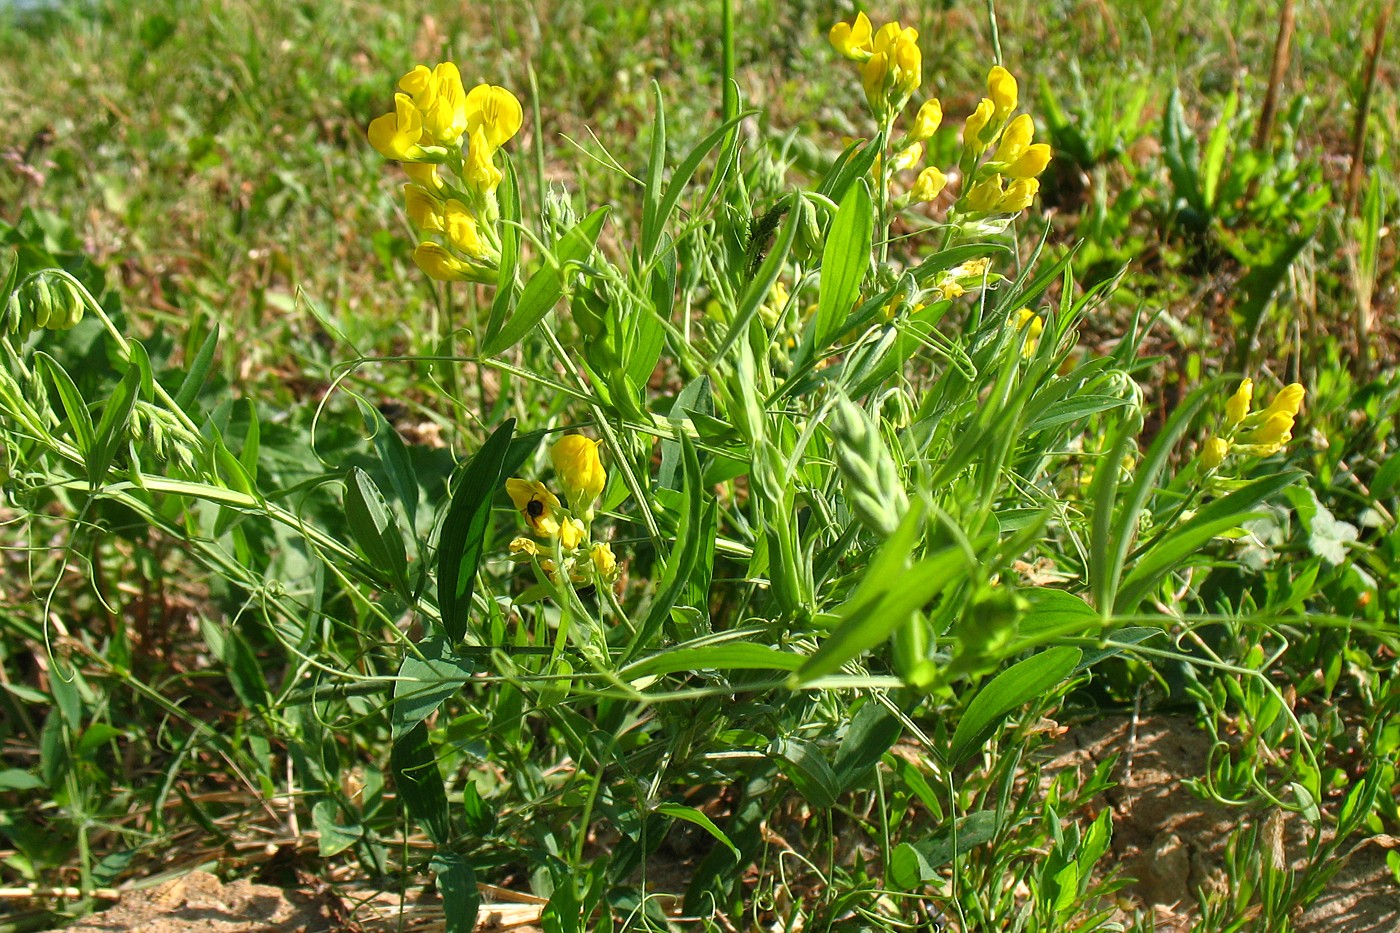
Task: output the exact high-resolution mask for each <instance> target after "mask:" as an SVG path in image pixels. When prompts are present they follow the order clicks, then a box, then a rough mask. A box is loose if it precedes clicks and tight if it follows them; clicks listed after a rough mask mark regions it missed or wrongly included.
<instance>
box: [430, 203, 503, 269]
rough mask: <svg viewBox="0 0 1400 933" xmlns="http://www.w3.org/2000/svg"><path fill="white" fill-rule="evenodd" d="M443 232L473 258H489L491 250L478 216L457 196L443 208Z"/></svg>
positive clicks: (459, 249)
mask: <svg viewBox="0 0 1400 933" xmlns="http://www.w3.org/2000/svg"><path fill="white" fill-rule="evenodd" d="M442 217H443V232H444V233H446V234H447V239H448V241H449V242H450V243H451V244H452V246H453V247H454V248H455V249H457V250H458V251H460V252H463V253H466V254H467V255H468V256H470V257H471V258H473V259H489V258H493V257H492V256H491V250H490V248H489V247H488V246H487V245H486V241H485V240H483V239H482V238H481V231H480V230H479V229H478V227H477V223H476V218H475V217H473V216H472V213H471V211H469V210H467V206H466V205H465V204H463V203H462V202H461V201H458V200H457V199H456V198H453V199H451V200H449V201H448V202H447V204H446V206H445V207H444V208H443V212H442Z"/></svg>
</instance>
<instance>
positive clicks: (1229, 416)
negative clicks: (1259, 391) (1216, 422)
mask: <svg viewBox="0 0 1400 933" xmlns="http://www.w3.org/2000/svg"><path fill="white" fill-rule="evenodd" d="M1253 400H1254V382H1253V381H1252V380H1249V379H1245V380H1244V381H1243V382H1241V383H1240V387H1239V388H1238V389H1236V390H1235V394H1234V395H1232V396H1230V400H1229V401H1228V402H1226V403H1225V424H1226V425H1227V426H1229V427H1232V428H1233V427H1234V426H1235V425H1237V424H1239V423H1240V422H1241V421H1243V420H1244V419H1245V417H1246V416H1247V415H1248V414H1249V405H1250V403H1251V402H1252V401H1253Z"/></svg>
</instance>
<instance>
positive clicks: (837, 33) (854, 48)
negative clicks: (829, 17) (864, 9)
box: [828, 13, 872, 61]
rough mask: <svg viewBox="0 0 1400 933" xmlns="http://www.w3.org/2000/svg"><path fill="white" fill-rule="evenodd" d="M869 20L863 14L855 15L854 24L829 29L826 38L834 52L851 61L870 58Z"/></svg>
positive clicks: (839, 24) (842, 24)
mask: <svg viewBox="0 0 1400 933" xmlns="http://www.w3.org/2000/svg"><path fill="white" fill-rule="evenodd" d="M870 35H871V28H870V19H869V17H867V16H866V15H865V14H864V13H857V14H856V21H855V22H854V23H837V24H836V25H835V26H832V27H831V32H830V33H829V34H828V38H829V39H831V44H832V46H833V47H835V49H836V51H838V52H840V53H841V54H842V55H844V56H846V57H847V58H849V59H851V60H853V61H864V60H865V59H867V58H869V57H870V53H871V51H872V50H871V48H870Z"/></svg>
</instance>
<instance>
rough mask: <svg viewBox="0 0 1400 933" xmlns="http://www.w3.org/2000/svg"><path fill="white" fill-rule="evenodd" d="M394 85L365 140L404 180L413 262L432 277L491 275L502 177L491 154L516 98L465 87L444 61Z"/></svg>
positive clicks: (507, 134)
mask: <svg viewBox="0 0 1400 933" xmlns="http://www.w3.org/2000/svg"><path fill="white" fill-rule="evenodd" d="M399 89H400V93H397V94H395V95H394V112H393V113H387V114H385V115H384V116H382V117H379V118H377V119H376V120H374V121H373V122H372V123H370V125H369V141H370V144H371V145H373V146H374V148H375V149H377V150H379V153H380V154H381V155H383V156H384V157H385V158H388V159H396V160H397V161H399V162H402V163H403V164H404V171H405V172H406V173H407V174H408V177H409V179H410V182H409V184H407V185H404V201H405V205H406V209H407V212H408V216H409V219H410V220H412V221H413V224H414V226H416V227H417V228H418V230H419V231H420V232H421V233H422V234H424V238H423V239H422V240H421V241H420V242H419V244H418V246H417V248H416V249H415V250H414V251H413V261H414V262H415V263H417V264H418V267H419V268H420V269H422V270H423V271H424V272H425V273H427V274H428V275H429V276H430V277H432V278H434V279H437V280H439V281H445V282H452V281H473V282H494V281H495V279H496V275H495V270H496V266H497V263H498V262H499V261H500V237H499V235H498V233H497V229H496V225H497V222H498V221H499V219H500V210H499V208H498V206H497V203H496V188H497V187H498V186H499V185H500V183H501V179H502V177H503V176H502V174H501V170H500V169H499V168H498V167H497V166H496V158H495V157H496V153H497V151H498V150H499V149H500V148H501V147H502V146H503V145H505V143H506V142H507V141H508V140H509V139H510V138H511V137H513V136H514V135H515V134H516V133H517V132H519V130H520V125H521V122H522V121H523V119H524V113H523V111H522V110H521V107H520V101H518V100H516V98H515V95H514V94H512V93H511V92H510V91H508V90H506V89H505V88H503V87H495V86H493V85H488V84H478V85H477V86H476V87H474V88H472V89H471V91H470V92H469V91H467V90H466V89H465V88H464V87H463V85H462V75H461V73H460V72H459V71H458V70H457V66H456V65H454V64H453V63H452V62H443V63H441V64H439V65H437V66H436V67H434V68H431V69H430V68H428V67H427V66H426V65H418V66H417V67H415V68H414V69H413V70H412V71H410V72H409V73H408V74H406V75H404V76H403V77H402V78H401V79H399ZM433 237H436V238H437V239H434V238H433Z"/></svg>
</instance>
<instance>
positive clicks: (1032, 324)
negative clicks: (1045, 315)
mask: <svg viewBox="0 0 1400 933" xmlns="http://www.w3.org/2000/svg"><path fill="white" fill-rule="evenodd" d="M1016 329H1017V330H1023V331H1025V332H1026V342H1025V345H1024V346H1022V347H1021V355H1022V356H1024V357H1025V358H1026V359H1030V358H1031V357H1032V356H1033V355H1034V354H1035V348H1036V345H1037V344H1038V343H1040V335H1041V334H1042V333H1044V331H1045V322H1044V321H1042V320H1041V319H1040V315H1038V314H1036V313H1035V312H1034V311H1032V310H1030V309H1029V308H1022V309H1021V310H1020V311H1017V312H1016Z"/></svg>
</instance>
